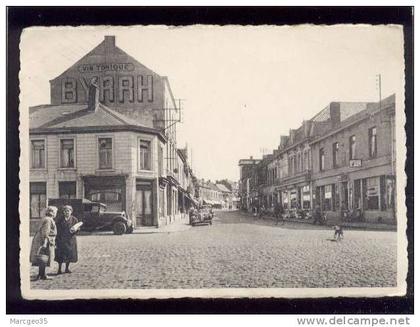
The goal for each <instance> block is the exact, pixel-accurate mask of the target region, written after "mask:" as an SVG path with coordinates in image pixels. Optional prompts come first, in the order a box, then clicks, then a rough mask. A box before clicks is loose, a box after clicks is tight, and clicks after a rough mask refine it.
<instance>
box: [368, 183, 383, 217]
mask: <svg viewBox="0 0 420 327" xmlns="http://www.w3.org/2000/svg"><path fill="white" fill-rule="evenodd" d="M366 185H367V194H366V198H367V209H368V210H379V194H380V192H379V177H370V178H367V180H366Z"/></svg>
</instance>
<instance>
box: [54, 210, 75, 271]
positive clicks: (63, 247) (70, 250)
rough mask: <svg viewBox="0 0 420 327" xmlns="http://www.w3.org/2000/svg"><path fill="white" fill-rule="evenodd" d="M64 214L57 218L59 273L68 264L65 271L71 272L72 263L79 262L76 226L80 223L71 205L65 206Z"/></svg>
mask: <svg viewBox="0 0 420 327" xmlns="http://www.w3.org/2000/svg"><path fill="white" fill-rule="evenodd" d="M62 211H63V214H62V215H60V216H59V217H58V219H57V238H56V250H55V261H57V262H58V271H57V275H58V274H61V273H62V270H61V266H62V264H63V263H65V264H66V270H65V273H71V271H70V263H71V262H77V260H78V253H77V239H76V233H77V232H78V229H77V228H75V227H74V225H76V224H77V223H78V220H77V218H76V217H74V216H73V215H72V213H73V208H72V207H71V206H69V205H66V206H64V207H63V210H62Z"/></svg>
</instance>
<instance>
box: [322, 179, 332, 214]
mask: <svg viewBox="0 0 420 327" xmlns="http://www.w3.org/2000/svg"><path fill="white" fill-rule="evenodd" d="M324 192H325V193H324V210H325V211H330V210H332V185H325V188H324Z"/></svg>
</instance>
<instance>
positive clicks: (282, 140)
mask: <svg viewBox="0 0 420 327" xmlns="http://www.w3.org/2000/svg"><path fill="white" fill-rule="evenodd" d="M286 145H287V136H286V135H280V148H281V149H283V148H284V147H285V146H286Z"/></svg>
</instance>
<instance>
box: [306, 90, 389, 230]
mask: <svg viewBox="0 0 420 327" xmlns="http://www.w3.org/2000/svg"><path fill="white" fill-rule="evenodd" d="M311 148H312V152H313V178H312V180H313V187H314V199H315V201H316V203H317V204H319V205H320V206H321V209H322V210H324V211H325V212H326V213H327V215H329V216H335V217H337V216H340V212H341V211H342V210H354V209H359V210H360V211H361V213H362V214H363V217H364V218H365V220H366V221H371V222H376V221H379V222H380V221H384V222H394V220H395V217H396V216H395V96H390V97H388V98H386V99H384V100H383V101H381V103H367V104H366V106H365V108H364V109H363V110H361V111H360V112H358V113H356V114H354V115H352V116H350V117H348V118H346V119H344V120H342V121H340V122H339V123H338V124H337V125H335V126H333V127H331V128H330V129H329V130H328V131H327V132H326V133H325V134H324V135H321V136H319V137H317V138H316V139H314V140H313V141H312V142H311Z"/></svg>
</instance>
